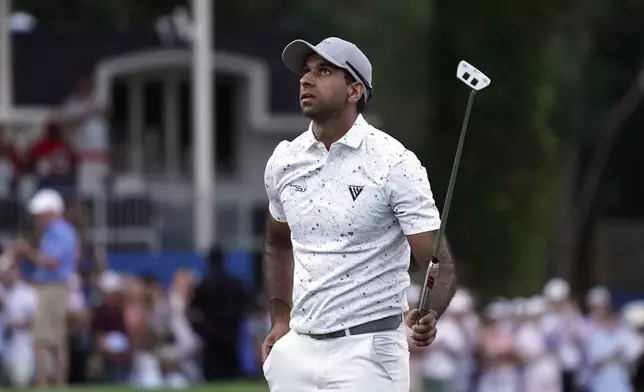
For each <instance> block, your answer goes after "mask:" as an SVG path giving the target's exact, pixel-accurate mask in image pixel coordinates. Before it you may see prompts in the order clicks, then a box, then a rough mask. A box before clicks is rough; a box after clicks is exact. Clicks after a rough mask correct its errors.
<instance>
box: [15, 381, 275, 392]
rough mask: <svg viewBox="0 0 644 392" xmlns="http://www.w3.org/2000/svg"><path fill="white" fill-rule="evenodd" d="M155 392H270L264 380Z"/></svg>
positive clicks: (103, 389)
mask: <svg viewBox="0 0 644 392" xmlns="http://www.w3.org/2000/svg"><path fill="white" fill-rule="evenodd" d="M134 390H135V389H132V388H128V387H127V386H120V385H119V386H98V385H97V386H94V385H87V386H78V387H70V388H67V389H53V390H52V391H55V392H67V391H69V392H80V391H87V392H129V391H134ZM3 391H16V392H17V391H18V390H13V389H4V388H3ZM153 391H155V392H170V391H185V392H268V387H267V386H266V384H265V383H263V382H238V383H230V384H228V383H226V384H211V385H201V386H196V387H192V388H188V389H154V390H153Z"/></svg>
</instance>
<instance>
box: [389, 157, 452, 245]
mask: <svg viewBox="0 0 644 392" xmlns="http://www.w3.org/2000/svg"><path fill="white" fill-rule="evenodd" d="M387 188H388V189H387V191H388V194H389V198H390V201H391V207H392V209H393V211H394V214H395V215H396V218H397V219H398V222H399V224H400V227H401V228H402V231H403V233H404V234H405V235H412V234H418V233H425V232H428V231H434V230H438V228H439V226H440V223H441V221H440V214H439V212H438V209H437V208H436V203H435V202H434V195H433V193H432V189H431V186H430V185H429V179H428V178H427V171H426V170H425V168H424V167H423V165H422V164H421V162H420V160H418V158H416V155H414V153H412V152H411V151H409V150H406V151H405V152H404V153H403V157H402V159H401V160H400V161H398V163H396V164H395V165H393V166H392V167H391V168H390V169H389V174H388V176H387Z"/></svg>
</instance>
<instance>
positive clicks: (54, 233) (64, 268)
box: [13, 189, 78, 387]
mask: <svg viewBox="0 0 644 392" xmlns="http://www.w3.org/2000/svg"><path fill="white" fill-rule="evenodd" d="M28 210H29V212H30V213H31V214H32V215H33V216H34V219H35V221H36V225H37V226H38V229H39V230H41V232H42V237H41V239H40V246H39V248H38V249H36V248H34V247H33V246H31V244H29V243H28V242H27V241H24V240H18V241H16V242H15V243H14V244H13V250H14V252H15V254H16V255H17V256H18V257H20V258H22V259H24V260H26V261H28V262H30V263H31V264H33V266H34V270H33V275H32V280H33V283H34V284H35V285H36V287H37V288H38V312H37V314H36V317H35V320H34V338H35V342H36V365H37V366H36V369H37V372H36V377H37V386H38V387H48V386H50V385H49V383H48V375H47V354H48V353H49V352H51V353H52V354H53V355H54V358H55V363H56V366H57V369H56V373H55V374H56V377H57V380H56V386H58V387H64V385H65V384H66V382H67V374H68V351H67V340H68V339H67V310H68V309H67V306H68V297H69V294H68V290H69V289H68V281H69V278H70V276H71V275H72V274H73V272H74V270H75V268H76V259H77V256H78V238H77V233H76V231H75V229H74V227H73V226H72V225H71V224H70V223H69V222H68V221H67V220H65V219H64V218H63V212H64V210H65V206H64V202H63V199H62V197H61V196H60V194H59V193H58V192H56V191H54V190H51V189H43V190H40V191H38V192H37V193H36V194H35V195H34V196H33V198H32V199H31V201H30V202H29V205H28Z"/></svg>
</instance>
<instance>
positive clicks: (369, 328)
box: [304, 314, 402, 340]
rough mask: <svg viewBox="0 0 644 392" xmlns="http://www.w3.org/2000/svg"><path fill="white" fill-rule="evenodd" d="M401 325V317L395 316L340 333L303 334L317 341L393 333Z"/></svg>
mask: <svg viewBox="0 0 644 392" xmlns="http://www.w3.org/2000/svg"><path fill="white" fill-rule="evenodd" d="M401 323H402V315H400V314H396V315H394V316H389V317H385V318H382V319H380V320H376V321H370V322H368V323H365V324H361V325H356V326H355V327H351V328H349V329H343V330H340V331H335V332H329V333H323V334H304V335H306V336H310V337H312V338H313V339H317V340H324V339H336V338H342V337H345V336H351V335H364V334H367V333H378V332H384V331H395V330H396V329H398V327H400V324H401Z"/></svg>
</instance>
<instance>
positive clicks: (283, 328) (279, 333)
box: [262, 323, 290, 364]
mask: <svg viewBox="0 0 644 392" xmlns="http://www.w3.org/2000/svg"><path fill="white" fill-rule="evenodd" d="M289 331H290V328H289V326H288V324H287V323H277V324H274V325H273V327H272V328H271V331H270V332H269V333H268V335H267V336H266V339H264V343H262V364H264V362H266V358H268V354H270V353H271V350H272V349H273V346H274V345H275V343H277V341H278V340H280V339H281V338H283V337H284V335H286V334H287V333H288V332H289Z"/></svg>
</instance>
